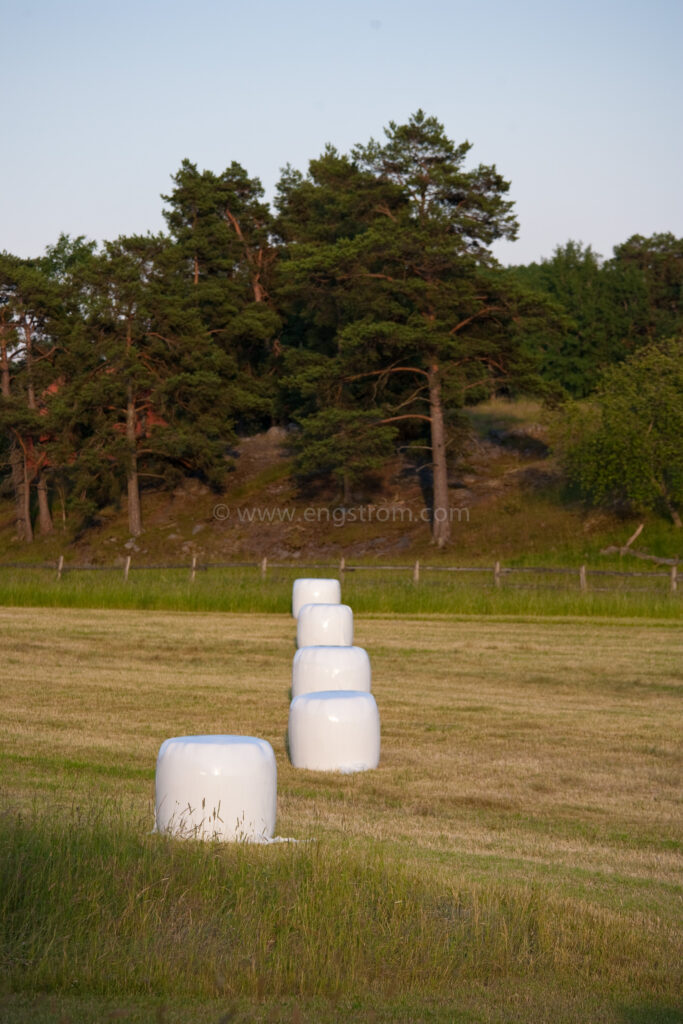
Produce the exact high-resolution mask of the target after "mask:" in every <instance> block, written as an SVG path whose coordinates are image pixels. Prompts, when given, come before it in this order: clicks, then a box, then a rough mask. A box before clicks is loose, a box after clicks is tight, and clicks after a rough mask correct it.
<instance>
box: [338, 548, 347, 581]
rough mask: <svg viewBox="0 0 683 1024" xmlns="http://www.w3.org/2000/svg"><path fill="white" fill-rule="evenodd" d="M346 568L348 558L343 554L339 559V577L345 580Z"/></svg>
mask: <svg viewBox="0 0 683 1024" xmlns="http://www.w3.org/2000/svg"><path fill="white" fill-rule="evenodd" d="M345 568H346V559H345V558H344V556H343V555H342V556H341V558H340V560H339V579H340V580H341V582H342V583H343V582H344V569H345Z"/></svg>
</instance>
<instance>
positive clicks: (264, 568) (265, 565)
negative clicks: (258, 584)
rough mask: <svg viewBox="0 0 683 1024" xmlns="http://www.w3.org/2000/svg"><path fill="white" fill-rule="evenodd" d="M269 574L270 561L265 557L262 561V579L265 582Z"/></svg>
mask: <svg viewBox="0 0 683 1024" xmlns="http://www.w3.org/2000/svg"><path fill="white" fill-rule="evenodd" d="M267 572H268V559H267V558H266V556H265V555H264V556H263V558H262V559H261V579H262V580H264V579H265V578H266V573H267Z"/></svg>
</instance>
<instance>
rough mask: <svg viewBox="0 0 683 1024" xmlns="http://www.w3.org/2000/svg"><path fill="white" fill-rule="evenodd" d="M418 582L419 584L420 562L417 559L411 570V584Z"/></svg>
mask: <svg viewBox="0 0 683 1024" xmlns="http://www.w3.org/2000/svg"><path fill="white" fill-rule="evenodd" d="M419 582H420V560H419V559H418V560H417V561H416V562H415V567H414V569H413V583H419Z"/></svg>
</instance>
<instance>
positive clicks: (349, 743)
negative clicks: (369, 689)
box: [287, 690, 380, 773]
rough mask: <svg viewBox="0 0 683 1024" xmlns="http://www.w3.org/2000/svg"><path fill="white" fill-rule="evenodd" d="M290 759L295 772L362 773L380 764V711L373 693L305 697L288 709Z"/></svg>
mask: <svg viewBox="0 0 683 1024" xmlns="http://www.w3.org/2000/svg"><path fill="white" fill-rule="evenodd" d="M287 735H288V742H289V756H290V758H291V761H292V764H293V765H294V767H295V768H308V769H310V770H312V771H321V772H344V773H350V772H363V771H369V770H370V769H372V768H376V767H377V765H378V764H379V747H380V732H379V711H378V710H377V704H376V702H375V698H374V697H373V696H372V694H371V693H364V692H363V693H361V692H359V691H357V690H331V691H329V690H328V691H327V692H322V693H304V694H301V696H299V697H295V698H294V700H293V701H292V703H291V704H290V707H289V725H288V730H287Z"/></svg>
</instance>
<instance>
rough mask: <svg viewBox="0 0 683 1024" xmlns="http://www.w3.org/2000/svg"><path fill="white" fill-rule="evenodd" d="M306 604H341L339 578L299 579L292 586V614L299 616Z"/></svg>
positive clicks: (295, 616)
mask: <svg viewBox="0 0 683 1024" xmlns="http://www.w3.org/2000/svg"><path fill="white" fill-rule="evenodd" d="M305 604H341V584H340V582H339V580H317V579H303V578H302V579H299V580H294V585H293V587H292V615H293V616H294V618H295V619H296V618H298V616H299V612H300V610H301V609H302V608H303V606H304V605H305Z"/></svg>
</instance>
